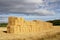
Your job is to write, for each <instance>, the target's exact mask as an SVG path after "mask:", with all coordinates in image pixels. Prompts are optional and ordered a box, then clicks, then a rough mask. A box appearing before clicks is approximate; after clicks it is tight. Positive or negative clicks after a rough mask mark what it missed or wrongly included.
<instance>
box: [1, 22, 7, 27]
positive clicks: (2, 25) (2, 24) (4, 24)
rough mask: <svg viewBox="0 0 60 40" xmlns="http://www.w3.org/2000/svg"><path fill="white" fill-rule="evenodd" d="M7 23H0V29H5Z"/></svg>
mask: <svg viewBox="0 0 60 40" xmlns="http://www.w3.org/2000/svg"><path fill="white" fill-rule="evenodd" d="M7 24H8V23H0V27H6V26H7Z"/></svg>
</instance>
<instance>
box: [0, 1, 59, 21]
mask: <svg viewBox="0 0 60 40" xmlns="http://www.w3.org/2000/svg"><path fill="white" fill-rule="evenodd" d="M9 16H17V17H24V18H25V19H26V20H43V21H47V20H55V19H60V0H0V22H7V21H8V20H7V18H8V17H9Z"/></svg>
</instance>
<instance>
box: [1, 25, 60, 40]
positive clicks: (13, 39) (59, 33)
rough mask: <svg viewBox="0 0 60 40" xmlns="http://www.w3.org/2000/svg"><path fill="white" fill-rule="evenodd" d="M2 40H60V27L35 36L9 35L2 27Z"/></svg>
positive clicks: (43, 31) (31, 34)
mask: <svg viewBox="0 0 60 40" xmlns="http://www.w3.org/2000/svg"><path fill="white" fill-rule="evenodd" d="M0 40H60V26H54V28H52V29H49V30H42V31H41V32H39V33H34V34H33V33H30V34H29V33H27V34H9V33H6V27H0Z"/></svg>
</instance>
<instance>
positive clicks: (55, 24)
mask: <svg viewBox="0 0 60 40" xmlns="http://www.w3.org/2000/svg"><path fill="white" fill-rule="evenodd" d="M47 22H50V23H53V25H54V26H60V20H50V21H47Z"/></svg>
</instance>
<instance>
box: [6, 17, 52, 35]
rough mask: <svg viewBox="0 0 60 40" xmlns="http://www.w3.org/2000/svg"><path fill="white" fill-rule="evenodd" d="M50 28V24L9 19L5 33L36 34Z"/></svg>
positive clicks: (14, 18)
mask: <svg viewBox="0 0 60 40" xmlns="http://www.w3.org/2000/svg"><path fill="white" fill-rule="evenodd" d="M52 26H53V25H52V23H48V22H43V21H38V20H33V21H26V20H24V18H17V17H9V18H8V25H7V33H15V34H19V33H32V32H35V33H37V32H40V31H41V30H44V29H49V28H52Z"/></svg>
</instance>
